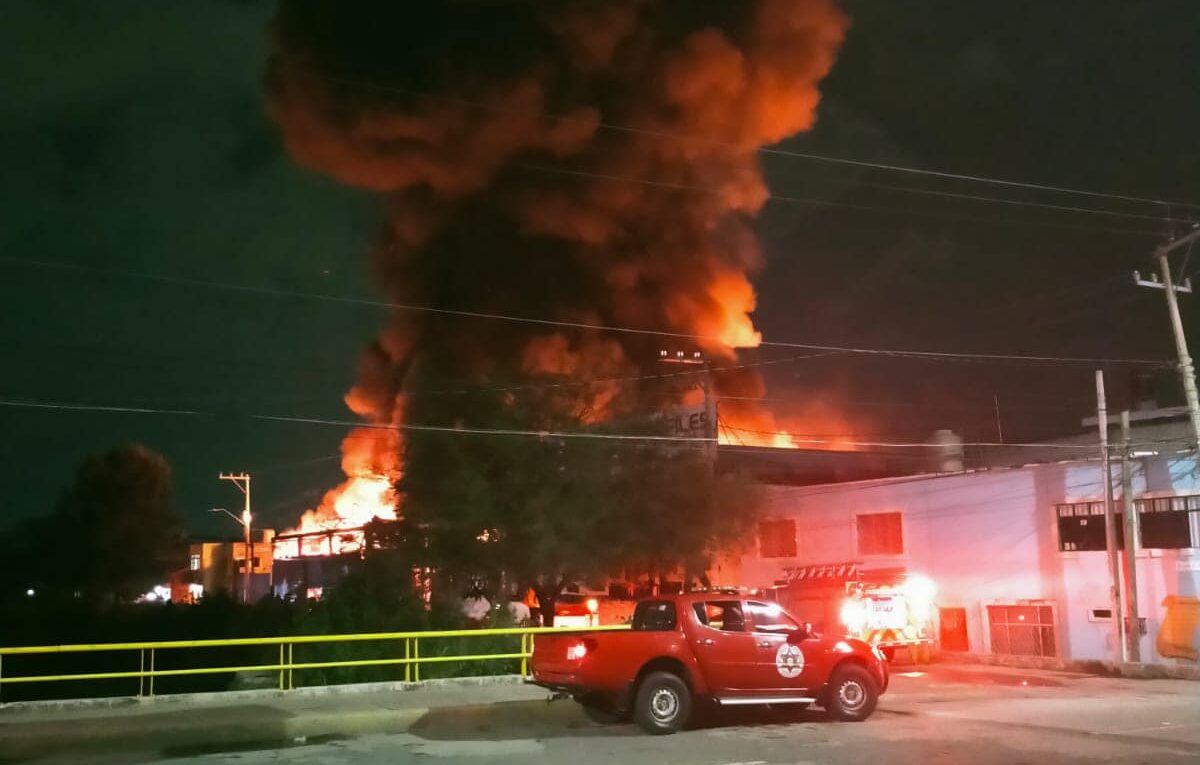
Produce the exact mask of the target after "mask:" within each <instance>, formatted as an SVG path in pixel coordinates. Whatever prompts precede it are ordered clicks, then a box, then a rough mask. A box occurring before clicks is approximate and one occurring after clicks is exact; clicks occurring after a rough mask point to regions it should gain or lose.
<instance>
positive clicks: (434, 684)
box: [0, 675, 525, 720]
mask: <svg viewBox="0 0 1200 765" xmlns="http://www.w3.org/2000/svg"><path fill="white" fill-rule="evenodd" d="M524 680H525V678H523V677H522V676H521V675H484V676H481V677H446V678H438V679H434V680H422V681H420V682H417V683H406V682H403V681H391V682H381V683H347V684H345V685H310V686H304V687H301V688H293V689H292V690H290V691H281V690H279V689H277V688H257V689H249V690H241V691H213V692H208V693H176V694H170V695H163V696H110V697H105V698H96V699H54V700H49V701H10V702H7V703H0V720H3V719H4V716H5V715H10V714H19V713H25V712H35V711H45V712H59V711H62V712H67V711H72V710H83V709H112V708H117V707H134V706H136V707H142V706H168V705H207V704H213V703H220V704H235V703H241V702H248V703H253V702H255V701H263V700H273V699H283V698H296V697H301V698H303V697H311V696H336V695H341V694H346V695H351V694H359V693H379V692H389V691H397V692H407V691H420V690H433V689H452V688H474V687H478V686H488V685H521V684H523V683H524Z"/></svg>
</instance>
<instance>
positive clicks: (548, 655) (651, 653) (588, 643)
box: [532, 591, 888, 733]
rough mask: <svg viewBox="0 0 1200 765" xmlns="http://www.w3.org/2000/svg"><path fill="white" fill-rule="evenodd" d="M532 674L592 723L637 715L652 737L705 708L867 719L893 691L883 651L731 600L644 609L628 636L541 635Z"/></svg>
mask: <svg viewBox="0 0 1200 765" xmlns="http://www.w3.org/2000/svg"><path fill="white" fill-rule="evenodd" d="M532 672H533V678H532V682H534V683H536V684H537V685H540V686H542V687H545V688H548V689H550V690H551V691H553V692H555V693H556V694H561V695H564V696H570V697H572V698H574V699H575V700H576V701H577V702H579V703H580V704H582V705H583V707H584V709H585V711H586V712H587V713H588V714H589V716H593V717H600V716H605V715H610V716H614V717H629V716H632V717H633V719H634V720H635V721H636V722H637V723H638V725H640V726H641V727H642V728H643V729H644V730H646V731H647V732H649V733H674V732H675V731H677V730H679V729H681V728H682V727H683V726H685V725H686V724H687V722H688V720H689V718H690V717H691V714H692V710H693V708H694V707H695V705H696V704H697V703H698V702H708V703H713V704H715V705H717V706H720V707H730V706H751V705H780V704H789V705H808V704H814V703H815V704H819V705H821V706H823V707H824V708H825V709H826V710H828V711H829V713H830V714H831V715H832V716H833V717H834V718H836V719H839V720H851V721H857V720H865V719H867V718H868V717H870V715H871V713H872V712H873V711H874V710H875V705H876V703H877V701H878V699H879V695H880V694H881V693H883V692H884V691H885V690H886V689H887V686H888V668H887V661H886V660H885V659H884V658H883V655H882V654H881V653H880V652H879V650H878V649H876V648H872V647H871V646H869V645H867V644H866V643H864V642H863V641H862V640H858V639H855V638H848V637H840V636H832V635H830V636H822V635H818V634H815V633H814V632H812V630H811V629H810V628H808V627H807V626H806V625H804V624H802V623H800V622H798V621H797V620H796V619H795V618H793V617H792V616H791V615H790V614H788V613H787V611H785V610H784V609H783V608H782V607H781V606H780V605H779V604H777V603H773V602H770V601H766V600H758V599H751V598H745V597H742V596H741V595H740V594H738V593H731V592H728V591H708V592H692V593H687V594H683V595H675V596H671V597H666V598H659V599H654V600H645V601H642V602H640V603H638V605H637V607H636V609H635V610H634V615H633V621H632V624H631V629H630V630H628V631H624V630H622V631H613V632H591V633H579V632H576V633H570V632H568V633H564V634H548V635H538V636H537V639H536V640H535V642H534V650H533V658H532Z"/></svg>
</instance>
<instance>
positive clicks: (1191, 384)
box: [1133, 229, 1200, 449]
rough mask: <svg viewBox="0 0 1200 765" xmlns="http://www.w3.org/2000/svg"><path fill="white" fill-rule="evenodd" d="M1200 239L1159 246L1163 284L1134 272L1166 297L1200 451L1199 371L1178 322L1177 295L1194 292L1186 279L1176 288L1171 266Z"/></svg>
mask: <svg viewBox="0 0 1200 765" xmlns="http://www.w3.org/2000/svg"><path fill="white" fill-rule="evenodd" d="M1198 239H1200V229H1196V230H1195V231H1193V232H1192V233H1190V234H1188V235H1187V236H1184V237H1180V238H1179V239H1176V240H1175V241H1173V242H1169V243H1167V244H1164V245H1161V246H1159V247H1158V248H1157V249H1156V250H1155V251H1154V255H1155V257H1156V258H1158V268H1159V272H1160V274H1161V275H1162V281H1159V277H1158V276H1151V278H1150V279H1143V278H1142V275H1141V273H1139V272H1137V271H1134V272H1133V279H1134V282H1135V283H1137V284H1138V285H1140V286H1142V287H1152V288H1154V289H1160V290H1162V291H1163V292H1164V293H1166V296H1167V312H1168V313H1170V315H1171V329H1172V330H1174V332H1175V350H1176V351H1177V352H1178V353H1179V376H1180V377H1181V378H1183V394H1184V396H1185V397H1186V398H1187V407H1188V415H1189V416H1190V417H1191V419H1192V438H1193V444H1192V445H1193V446H1194V447H1196V448H1197V449H1200V394H1197V392H1196V370H1195V368H1194V367H1193V365H1192V357H1191V356H1190V355H1188V347H1187V338H1185V337H1184V335H1183V321H1182V320H1181V319H1180V318H1179V302H1178V301H1177V300H1176V296H1175V293H1177V292H1188V293H1190V292H1191V291H1192V280H1191V279H1184V282H1183V284H1181V285H1176V284H1175V283H1174V282H1173V280H1172V279H1171V263H1170V261H1169V259H1168V257H1167V256H1168V255H1170V254H1171V251H1172V250H1176V249H1178V248H1180V247H1182V246H1184V245H1190V244H1192V243H1193V242H1195V241H1196V240H1198Z"/></svg>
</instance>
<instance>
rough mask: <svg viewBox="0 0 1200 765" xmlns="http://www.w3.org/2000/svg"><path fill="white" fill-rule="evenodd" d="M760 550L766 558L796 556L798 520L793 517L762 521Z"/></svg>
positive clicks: (759, 539) (759, 528) (759, 532)
mask: <svg viewBox="0 0 1200 765" xmlns="http://www.w3.org/2000/svg"><path fill="white" fill-rule="evenodd" d="M758 551H759V554H760V555H761V556H762V557H764V558H795V557H796V522H795V521H793V520H792V519H791V518H782V519H776V520H769V521H762V522H760V523H759V524H758Z"/></svg>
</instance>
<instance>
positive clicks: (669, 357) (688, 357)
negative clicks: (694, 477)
mask: <svg viewBox="0 0 1200 765" xmlns="http://www.w3.org/2000/svg"><path fill="white" fill-rule="evenodd" d="M658 360H659V361H660V362H662V363H664V364H694V365H697V366H700V365H703V366H704V373H703V374H702V375H701V376H700V388H701V389H702V390H703V391H704V419H705V423H704V438H705V439H707V440H706V441H705V444H704V454H705V457H707V458H708V461H709V464H710V465H711V466H713V467H714V469H715V466H716V464H717V432H718V430H717V398H716V395H715V394H714V393H713V385H712V367H711V366H710V365H709V363H708V360H707V359H705V358H704V357H703V356H702V355H701V353H700V352H699V351H693V352H692V353H691V354H686V353H684V352H683V351H675V352H674V353H671V352H669V351H666V350H661V351H659V352H658Z"/></svg>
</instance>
